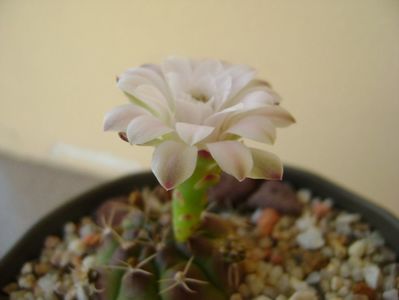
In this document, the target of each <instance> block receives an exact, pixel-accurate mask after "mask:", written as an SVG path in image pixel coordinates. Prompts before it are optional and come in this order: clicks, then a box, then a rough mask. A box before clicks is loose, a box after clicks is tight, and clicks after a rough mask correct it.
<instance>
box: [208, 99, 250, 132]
mask: <svg viewBox="0 0 399 300" xmlns="http://www.w3.org/2000/svg"><path fill="white" fill-rule="evenodd" d="M243 108H244V105H243V104H242V103H238V104H236V105H234V106H231V107H228V108H226V109H223V110H221V111H219V112H217V113H215V114H212V115H210V116H209V117H208V118H206V119H205V121H204V124H205V125H209V126H214V127H216V126H220V124H222V123H223V121H224V120H225V119H226V118H228V117H230V116H232V115H234V114H235V113H237V112H239V111H241V110H242V109H243Z"/></svg>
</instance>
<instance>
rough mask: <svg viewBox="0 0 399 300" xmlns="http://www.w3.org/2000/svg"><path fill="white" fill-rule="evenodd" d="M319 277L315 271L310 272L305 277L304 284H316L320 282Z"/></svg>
mask: <svg viewBox="0 0 399 300" xmlns="http://www.w3.org/2000/svg"><path fill="white" fill-rule="evenodd" d="M320 279H321V276H320V273H319V272H317V271H315V272H312V273H310V274H309V275H308V277H306V283H308V284H317V283H319V282H320Z"/></svg>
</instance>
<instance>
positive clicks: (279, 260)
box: [270, 253, 283, 265]
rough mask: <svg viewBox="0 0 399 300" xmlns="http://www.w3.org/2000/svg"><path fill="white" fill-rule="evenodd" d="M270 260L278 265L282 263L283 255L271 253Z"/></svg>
mask: <svg viewBox="0 0 399 300" xmlns="http://www.w3.org/2000/svg"><path fill="white" fill-rule="evenodd" d="M270 262H271V263H272V264H275V265H280V264H282V263H283V257H282V256H281V255H280V254H277V253H273V254H272V256H271V257H270Z"/></svg>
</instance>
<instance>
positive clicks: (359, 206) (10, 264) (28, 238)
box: [0, 167, 399, 299]
mask: <svg viewBox="0 0 399 300" xmlns="http://www.w3.org/2000/svg"><path fill="white" fill-rule="evenodd" d="M284 181H286V182H289V183H291V184H292V185H293V186H294V187H297V188H301V187H303V188H309V189H310V190H311V191H312V193H313V194H314V195H316V196H320V197H330V198H332V199H333V200H334V203H335V205H336V206H337V207H340V208H343V209H345V210H347V211H350V212H356V213H359V214H361V215H362V217H363V218H364V220H366V221H367V222H368V223H370V224H371V225H372V226H373V227H375V228H376V229H378V230H379V231H380V232H381V234H382V235H383V236H384V238H385V239H386V241H387V243H388V245H389V246H390V247H391V248H392V249H393V250H394V251H395V252H396V254H397V255H399V241H398V237H399V220H398V218H396V217H395V216H393V215H392V214H390V213H389V212H387V211H386V210H384V209H382V208H380V207H378V206H376V205H374V204H372V203H370V202H368V201H367V200H365V199H364V198H362V197H359V196H358V195H355V194H353V193H351V192H349V191H347V190H345V189H343V188H341V187H339V186H337V185H336V184H334V183H332V182H330V181H328V180H326V179H324V178H322V177H320V176H317V175H314V174H312V173H310V172H307V171H304V170H300V169H297V168H292V167H286V168H285V174H284ZM156 184H157V181H156V179H155V177H154V176H153V175H152V174H151V173H142V174H137V175H130V176H126V177H123V178H120V179H117V180H115V181H112V182H110V183H107V184H104V185H101V186H99V187H97V188H95V189H93V190H91V191H88V192H86V193H84V194H83V195H80V196H78V197H76V198H74V199H72V200H71V201H69V202H67V203H65V204H64V205H62V206H61V207H59V208H58V209H56V210H55V211H53V212H52V213H50V214H49V215H47V216H46V217H45V218H43V219H42V220H40V221H39V222H38V223H36V224H35V225H34V226H33V227H32V228H31V229H30V230H29V231H28V232H26V233H25V235H24V236H23V237H22V238H21V239H20V240H19V241H18V242H17V243H16V244H15V246H14V247H13V248H12V249H11V250H10V251H9V252H8V253H7V255H5V257H4V258H3V259H2V260H1V261H0V287H3V286H5V285H6V284H7V283H9V282H11V281H13V280H15V279H16V277H17V275H18V273H19V270H20V269H21V267H22V265H23V263H24V262H26V261H28V260H32V259H34V258H35V257H37V256H38V255H39V253H40V250H41V248H42V245H43V241H44V239H45V237H46V236H48V235H52V234H61V230H62V228H63V225H64V224H65V223H66V222H68V221H77V220H79V219H80V218H81V217H83V216H85V215H90V214H91V213H92V212H93V210H94V209H95V208H96V207H97V206H98V205H99V204H100V203H101V202H103V201H105V200H107V199H108V198H110V197H114V196H119V195H124V194H128V193H129V192H130V191H131V190H132V189H135V188H142V187H144V186H155V185H156ZM0 299H7V298H6V296H5V295H4V294H1V295H0Z"/></svg>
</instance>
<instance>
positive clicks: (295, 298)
mask: <svg viewBox="0 0 399 300" xmlns="http://www.w3.org/2000/svg"><path fill="white" fill-rule="evenodd" d="M317 299H318V298H317V295H316V293H315V292H314V291H313V290H303V291H297V292H295V293H294V294H293V295H292V296H291V297H290V299H289V300H317Z"/></svg>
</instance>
